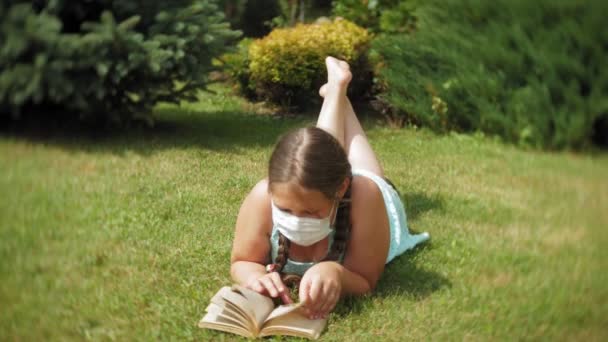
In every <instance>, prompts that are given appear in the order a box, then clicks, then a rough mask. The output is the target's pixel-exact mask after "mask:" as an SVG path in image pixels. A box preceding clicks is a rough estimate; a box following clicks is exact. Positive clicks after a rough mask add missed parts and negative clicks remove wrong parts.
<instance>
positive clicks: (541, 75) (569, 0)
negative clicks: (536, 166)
mask: <svg viewBox="0 0 608 342" xmlns="http://www.w3.org/2000/svg"><path fill="white" fill-rule="evenodd" d="M607 10H608V5H606V3H605V2H601V1H586V2H580V1H574V0H564V1H558V2H555V1H548V0H547V1H535V2H529V1H524V0H509V1H507V0H499V1H494V2H491V3H490V2H487V1H481V0H466V1H455V0H446V1H435V0H432V1H428V2H426V3H425V5H424V6H421V7H420V8H419V9H418V11H417V12H416V14H417V16H418V18H419V25H418V28H417V31H416V33H415V34H412V35H403V34H401V35H384V36H383V37H382V38H380V39H378V40H376V41H375V43H374V48H375V50H376V54H377V55H379V56H381V59H382V65H383V67H382V68H381V69H380V71H379V82H378V85H379V86H380V88H382V89H384V92H383V94H382V95H381V96H380V98H381V100H382V101H384V103H385V104H388V105H389V107H390V108H389V110H388V112H389V113H390V114H391V115H393V116H394V117H404V120H403V121H406V122H411V123H415V124H419V125H424V126H428V127H431V128H433V129H435V130H438V131H446V130H456V131H477V130H478V131H483V132H486V133H489V134H492V135H498V136H501V137H503V138H504V139H505V140H508V141H512V142H515V143H518V144H521V145H528V146H535V147H544V148H566V147H573V148H581V147H584V146H587V145H589V144H590V143H591V140H592V137H594V136H596V135H597V134H598V132H597V130H598V129H599V130H601V129H602V127H605V126H602V125H601V122H603V121H601V120H605V117H606V115H608V114H607V113H608V101H607V100H606V99H607V98H608V97H607V94H608V72H607V71H606V68H604V67H603V61H605V60H607V57H608V34H607V31H606V30H605V23H604V18H603V14H602V13H606V11H607ZM602 118H604V119H602ZM604 130H605V128H604ZM603 134H608V132H604V133H603Z"/></svg>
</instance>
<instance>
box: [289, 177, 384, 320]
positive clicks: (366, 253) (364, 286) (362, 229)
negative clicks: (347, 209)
mask: <svg viewBox="0 0 608 342" xmlns="http://www.w3.org/2000/svg"><path fill="white" fill-rule="evenodd" d="M353 182H354V183H355V184H356V185H355V184H353V185H354V186H353V194H352V204H351V205H352V207H351V221H352V229H351V235H350V238H349V242H348V245H347V254H346V256H345V258H344V264H343V265H340V264H339V263H337V262H322V263H319V264H317V265H315V266H313V267H312V268H310V269H309V270H308V271H307V272H306V273H305V274H304V277H303V278H302V283H301V287H300V293H299V294H300V301H304V302H306V303H307V305H306V307H307V309H308V310H309V315H310V316H311V318H316V317H323V316H325V315H327V314H328V313H329V312H330V311H331V310H332V309H333V307H334V306H335V304H336V303H337V301H338V299H339V298H340V297H341V296H346V295H362V294H366V293H369V292H371V291H372V290H373V289H374V288H375V287H376V283H377V282H378V279H379V278H380V275H381V274H382V272H383V271H384V265H385V262H386V256H387V255H388V247H389V243H390V242H389V239H390V237H389V235H390V232H389V222H388V217H387V215H386V209H385V207H384V199H383V198H382V193H381V192H380V189H379V188H378V186H377V185H376V184H375V183H373V181H372V180H368V179H365V178H363V177H355V178H354V179H353Z"/></svg>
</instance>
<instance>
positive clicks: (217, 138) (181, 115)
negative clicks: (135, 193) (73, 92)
mask: <svg viewBox="0 0 608 342" xmlns="http://www.w3.org/2000/svg"><path fill="white" fill-rule="evenodd" d="M155 114H156V116H157V117H158V120H157V121H156V123H155V125H154V126H153V127H146V126H143V125H140V126H137V127H130V128H126V129H112V128H99V127H85V126H82V125H65V124H57V123H54V122H53V121H52V120H47V121H40V120H37V121H35V122H29V123H23V122H19V123H17V124H14V123H13V124H6V125H0V127H1V128H0V136H3V137H10V138H14V139H17V140H26V141H28V142H32V143H40V144H45V145H46V144H48V145H51V146H58V147H61V148H65V149H67V150H76V151H87V152H102V153H113V154H118V155H122V154H124V153H125V152H127V151H129V152H135V153H138V154H142V155H149V154H151V153H154V152H156V151H159V150H165V149H173V148H201V149H210V150H217V151H221V152H234V151H236V150H238V149H240V148H242V147H268V146H271V145H273V144H274V143H275V142H276V140H277V139H278V137H279V136H280V135H281V134H282V133H284V132H285V131H287V130H289V129H291V128H294V127H298V126H303V125H306V124H307V123H310V122H312V121H311V120H310V118H280V119H277V118H275V117H272V116H268V115H254V114H249V113H247V112H245V111H238V110H237V111H231V110H225V111H221V110H220V111H205V110H194V109H191V108H188V107H176V106H161V107H159V108H158V109H156V110H155Z"/></svg>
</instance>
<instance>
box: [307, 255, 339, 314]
mask: <svg viewBox="0 0 608 342" xmlns="http://www.w3.org/2000/svg"><path fill="white" fill-rule="evenodd" d="M339 267H340V265H339V264H337V263H335V262H331V261H326V262H320V263H318V264H316V265H314V266H313V267H311V268H310V269H309V270H308V271H306V273H304V276H303V277H302V280H301V282H300V290H299V297H300V302H302V303H304V307H305V308H306V311H307V313H308V316H309V318H310V319H318V318H326V317H327V315H328V314H329V313H330V312H331V310H333V309H334V307H335V306H336V303H337V302H338V300H339V299H340V294H341V293H342V281H341V279H340V273H339Z"/></svg>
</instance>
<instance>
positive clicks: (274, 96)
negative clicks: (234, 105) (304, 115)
mask: <svg viewBox="0 0 608 342" xmlns="http://www.w3.org/2000/svg"><path fill="white" fill-rule="evenodd" d="M370 40H371V35H370V34H369V33H368V32H367V31H366V30H365V29H363V28H361V27H359V26H357V25H355V24H353V23H351V22H349V21H347V20H334V21H331V22H323V23H316V24H308V25H306V24H298V25H297V26H296V27H294V28H284V29H275V30H273V31H272V32H271V33H270V34H269V35H268V36H266V37H265V38H263V39H260V40H255V41H254V42H253V43H252V44H251V46H250V48H249V61H250V63H249V72H250V75H251V79H250V87H251V88H252V89H254V90H255V92H256V94H257V95H258V96H260V97H261V98H263V99H267V100H270V101H272V102H275V103H278V104H281V105H283V106H292V105H293V106H299V107H302V106H305V105H306V104H307V103H310V101H311V100H312V101H315V100H316V99H317V98H318V97H319V96H318V93H317V91H318V88H319V87H320V86H321V85H322V84H323V83H324V82H325V81H326V79H327V74H326V71H325V62H324V61H325V57H326V56H334V57H336V58H340V59H344V60H346V61H347V62H348V63H350V64H351V65H352V66H353V68H354V69H356V70H357V73H356V74H355V76H356V77H358V78H357V79H354V80H353V82H352V86H351V87H350V89H351V91H352V93H351V95H353V96H362V94H363V93H364V92H365V91H366V90H367V89H368V88H369V86H370V80H371V77H370V75H369V72H370V71H369V70H370V68H369V66H368V63H367V58H366V52H367V49H368V46H369V42H370ZM366 70H367V71H366Z"/></svg>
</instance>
